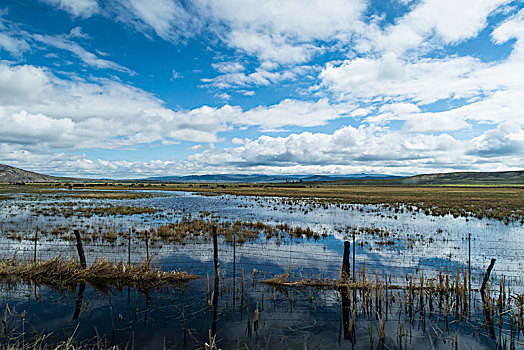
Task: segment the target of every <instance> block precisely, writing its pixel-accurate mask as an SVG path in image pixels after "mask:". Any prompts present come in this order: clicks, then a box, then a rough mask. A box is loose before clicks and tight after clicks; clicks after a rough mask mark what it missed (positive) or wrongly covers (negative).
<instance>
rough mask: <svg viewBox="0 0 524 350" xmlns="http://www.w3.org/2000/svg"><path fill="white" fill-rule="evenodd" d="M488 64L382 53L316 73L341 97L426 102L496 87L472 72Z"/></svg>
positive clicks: (328, 87) (462, 96)
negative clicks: (402, 58)
mask: <svg viewBox="0 0 524 350" xmlns="http://www.w3.org/2000/svg"><path fill="white" fill-rule="evenodd" d="M488 67H489V66H488V65H486V64H483V63H481V62H480V61H479V60H478V59H475V58H473V57H451V58H445V59H430V58H425V59H420V60H418V61H416V62H409V61H405V60H401V59H399V58H397V57H396V56H395V55H389V54H388V55H386V56H383V57H381V58H355V59H353V60H346V61H344V62H343V63H342V64H340V65H335V64H333V63H328V64H327V65H326V66H325V67H324V69H323V70H322V72H321V73H320V74H319V77H320V79H321V80H322V86H323V87H325V88H327V89H329V90H331V91H333V92H335V93H337V94H338V95H339V96H340V97H341V98H360V99H365V100H369V101H370V100H373V99H374V98H376V97H379V96H384V97H389V98H392V99H395V100H399V102H400V101H403V100H405V99H408V100H412V101H416V102H421V103H423V104H428V103H431V102H435V101H437V100H440V99H447V98H452V97H453V98H467V97H471V96H474V95H477V94H479V92H480V91H482V90H487V91H489V90H492V89H496V88H497V87H498V84H496V83H495V82H493V81H486V82H484V81H481V80H480V79H477V76H476V75H475V74H476V73H477V72H479V71H480V70H481V69H483V68H484V69H485V68H488Z"/></svg>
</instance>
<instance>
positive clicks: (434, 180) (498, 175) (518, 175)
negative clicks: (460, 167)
mask: <svg viewBox="0 0 524 350" xmlns="http://www.w3.org/2000/svg"><path fill="white" fill-rule="evenodd" d="M400 182H401V183H402V184H406V185H461V184H463V185H466V184H467V185H524V170H520V171H497V172H472V171H464V172H457V173H440V174H423V175H415V176H411V177H406V178H403V179H401V180H400Z"/></svg>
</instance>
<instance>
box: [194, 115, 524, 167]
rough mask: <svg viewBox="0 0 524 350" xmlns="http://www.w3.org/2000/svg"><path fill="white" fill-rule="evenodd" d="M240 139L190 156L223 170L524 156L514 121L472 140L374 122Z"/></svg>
mask: <svg viewBox="0 0 524 350" xmlns="http://www.w3.org/2000/svg"><path fill="white" fill-rule="evenodd" d="M494 140H497V142H494ZM240 141H242V142H238V144H240V145H241V146H239V147H235V148H227V149H214V150H206V151H204V152H202V153H199V154H195V155H191V156H190V157H188V160H189V162H190V163H192V164H193V166H195V167H197V168H209V169H211V168H220V169H222V170H223V171H228V170H229V171H231V170H232V169H241V170H242V171H245V172H260V171H262V172H268V173H339V174H340V173H352V172H362V171H364V172H374V173H377V172H384V173H397V174H403V173H413V172H420V173H427V172H437V171H452V170H457V169H476V170H494V169H508V168H512V169H516V168H519V167H521V166H522V162H523V161H524V129H522V128H521V127H519V126H518V125H511V126H509V125H508V126H504V125H503V126H500V127H499V128H497V129H496V130H488V131H486V132H485V133H484V134H483V135H481V136H479V137H478V138H475V139H473V143H471V142H470V141H469V140H457V139H455V138H453V137H452V136H450V135H449V134H445V133H444V134H441V135H438V136H435V135H426V134H417V133H405V132H403V131H391V130H388V129H382V128H378V127H376V126H373V125H371V126H369V127H365V126H360V127H359V128H353V127H351V126H346V127H343V128H341V129H338V130H336V131H335V132H334V133H333V134H324V133H309V132H304V133H301V134H291V135H289V136H287V137H269V136H261V137H259V138H258V139H256V140H240ZM495 154H497V156H495ZM500 155H503V156H504V157H503V158H497V157H498V156H500Z"/></svg>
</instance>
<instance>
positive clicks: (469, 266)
mask: <svg viewBox="0 0 524 350" xmlns="http://www.w3.org/2000/svg"><path fill="white" fill-rule="evenodd" d="M468 290H471V233H468Z"/></svg>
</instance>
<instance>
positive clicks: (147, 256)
mask: <svg viewBox="0 0 524 350" xmlns="http://www.w3.org/2000/svg"><path fill="white" fill-rule="evenodd" d="M146 260H147V261H149V232H148V231H146Z"/></svg>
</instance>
